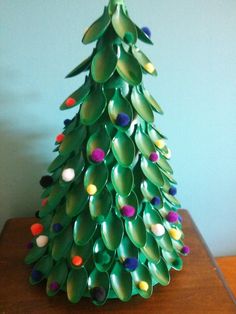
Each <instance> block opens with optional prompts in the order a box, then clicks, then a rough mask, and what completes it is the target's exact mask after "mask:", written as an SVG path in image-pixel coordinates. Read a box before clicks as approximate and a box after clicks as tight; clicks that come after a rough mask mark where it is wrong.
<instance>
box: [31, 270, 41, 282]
mask: <svg viewBox="0 0 236 314" xmlns="http://www.w3.org/2000/svg"><path fill="white" fill-rule="evenodd" d="M42 277H43V274H42V273H41V271H39V270H36V269H33V270H32V273H31V278H32V279H33V280H34V281H39V280H41V279H42Z"/></svg>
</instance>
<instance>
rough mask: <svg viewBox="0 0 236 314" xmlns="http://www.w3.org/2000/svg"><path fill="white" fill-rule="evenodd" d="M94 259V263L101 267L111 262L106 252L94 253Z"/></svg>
mask: <svg viewBox="0 0 236 314" xmlns="http://www.w3.org/2000/svg"><path fill="white" fill-rule="evenodd" d="M95 258H96V262H97V263H98V264H101V265H106V264H108V263H109V262H110V260H111V257H110V255H109V254H108V253H107V252H98V253H96V255H95Z"/></svg>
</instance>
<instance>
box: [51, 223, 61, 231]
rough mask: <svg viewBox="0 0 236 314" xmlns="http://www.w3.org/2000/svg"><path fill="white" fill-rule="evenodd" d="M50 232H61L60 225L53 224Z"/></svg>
mask: <svg viewBox="0 0 236 314" xmlns="http://www.w3.org/2000/svg"><path fill="white" fill-rule="evenodd" d="M52 230H53V231H54V232H60V231H61V230H62V225H61V224H59V223H58V224H54V225H53V226H52Z"/></svg>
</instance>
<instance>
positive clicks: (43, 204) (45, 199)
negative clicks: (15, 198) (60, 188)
mask: <svg viewBox="0 0 236 314" xmlns="http://www.w3.org/2000/svg"><path fill="white" fill-rule="evenodd" d="M47 203H48V198H47V197H46V198H43V199H42V200H41V205H42V206H43V207H44V206H46V205H47Z"/></svg>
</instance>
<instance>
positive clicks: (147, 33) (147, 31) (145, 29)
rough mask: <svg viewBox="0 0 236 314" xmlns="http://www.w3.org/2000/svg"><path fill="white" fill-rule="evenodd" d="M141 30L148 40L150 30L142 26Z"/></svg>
mask: <svg viewBox="0 0 236 314" xmlns="http://www.w3.org/2000/svg"><path fill="white" fill-rule="evenodd" d="M141 29H142V31H143V32H144V33H145V34H146V35H147V36H148V37H149V38H150V37H151V35H152V34H151V31H150V28H149V27H147V26H144V27H142V28H141Z"/></svg>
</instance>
